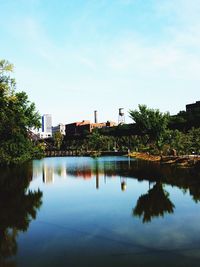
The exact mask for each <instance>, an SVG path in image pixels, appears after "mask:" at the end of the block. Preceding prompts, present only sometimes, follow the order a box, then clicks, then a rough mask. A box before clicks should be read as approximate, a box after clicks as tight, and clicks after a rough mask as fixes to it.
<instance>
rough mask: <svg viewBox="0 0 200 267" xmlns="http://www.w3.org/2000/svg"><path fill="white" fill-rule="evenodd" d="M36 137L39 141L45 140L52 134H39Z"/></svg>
mask: <svg viewBox="0 0 200 267" xmlns="http://www.w3.org/2000/svg"><path fill="white" fill-rule="evenodd" d="M37 136H38V137H39V139H46V138H51V137H52V133H46V132H39V133H38V134H37Z"/></svg>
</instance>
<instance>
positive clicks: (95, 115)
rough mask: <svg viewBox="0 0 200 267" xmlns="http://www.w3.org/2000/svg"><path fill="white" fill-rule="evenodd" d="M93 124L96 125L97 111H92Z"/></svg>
mask: <svg viewBox="0 0 200 267" xmlns="http://www.w3.org/2000/svg"><path fill="white" fill-rule="evenodd" d="M94 123H97V110H95V111H94Z"/></svg>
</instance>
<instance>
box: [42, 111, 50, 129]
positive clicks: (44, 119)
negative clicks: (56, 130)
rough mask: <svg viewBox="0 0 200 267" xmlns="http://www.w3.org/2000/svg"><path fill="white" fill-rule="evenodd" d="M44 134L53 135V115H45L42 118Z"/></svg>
mask: <svg viewBox="0 0 200 267" xmlns="http://www.w3.org/2000/svg"><path fill="white" fill-rule="evenodd" d="M42 132H43V133H51V134H52V116H51V114H44V115H43V116H42Z"/></svg>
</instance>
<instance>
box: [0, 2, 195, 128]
mask: <svg viewBox="0 0 200 267" xmlns="http://www.w3.org/2000/svg"><path fill="white" fill-rule="evenodd" d="M0 6H1V18H0V58H4V59H7V60H9V61H10V62H12V63H13V64H14V65H15V73H14V76H15V78H16V80H17V89H18V90H19V91H21V90H23V91H26V92H27V94H28V95H29V98H30V100H31V101H33V102H35V104H36V107H37V109H38V110H39V112H40V113H41V114H43V113H50V114H52V116H53V123H54V124H57V123H59V122H62V123H69V122H73V121H80V120H83V119H90V120H91V121H92V120H93V111H94V110H96V109H97V110H98V116H99V121H106V120H114V121H117V120H118V108H120V107H123V108H124V109H125V113H126V121H127V122H130V121H131V120H130V119H129V118H128V110H129V109H136V108H137V107H138V104H146V105H147V106H148V107H151V108H159V109H160V110H161V111H162V112H166V111H169V112H170V113H171V114H175V113H177V112H178V111H179V110H183V109H185V104H187V103H192V102H195V101H197V100H200V93H199V92H200V16H199V14H200V0H191V1H189V0H73V1H72V0H71V1H70V0H60V1H59V0H0Z"/></svg>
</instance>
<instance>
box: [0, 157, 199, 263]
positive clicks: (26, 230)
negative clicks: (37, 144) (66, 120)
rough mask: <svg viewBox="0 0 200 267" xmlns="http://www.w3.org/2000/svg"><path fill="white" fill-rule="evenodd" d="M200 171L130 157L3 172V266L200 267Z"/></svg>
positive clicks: (71, 160) (70, 160)
mask: <svg viewBox="0 0 200 267" xmlns="http://www.w3.org/2000/svg"><path fill="white" fill-rule="evenodd" d="M199 201H200V174H199V172H198V171H195V170H192V169H176V168H171V167H159V165H157V164H156V165H155V164H153V165H152V164H148V163H144V162H141V161H135V160H131V159H128V158H126V157H100V158H96V159H93V158H89V157H66V158H64V157H63V158H45V159H43V160H36V161H33V162H32V164H29V165H26V166H23V167H21V168H15V169H2V170H1V171H0V212H1V217H0V266H20V267H21V266H22V267H25V266H30V267H36V266H37V267H40V266H48V267H51V266H60V267H62V266H63V267H64V266H70V267H73V266H74V267H76V266H77V267H79V266H88V267H89V266H95V267H98V266H109V267H112V266H124V267H126V266H131V267H132V266H148V267H149V266H169V265H170V266H199V260H200V203H199Z"/></svg>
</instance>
